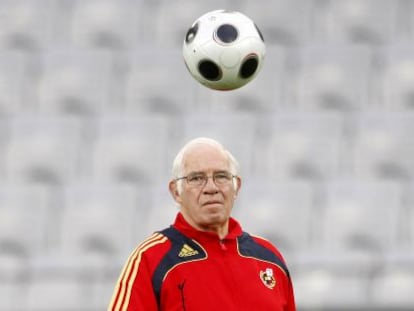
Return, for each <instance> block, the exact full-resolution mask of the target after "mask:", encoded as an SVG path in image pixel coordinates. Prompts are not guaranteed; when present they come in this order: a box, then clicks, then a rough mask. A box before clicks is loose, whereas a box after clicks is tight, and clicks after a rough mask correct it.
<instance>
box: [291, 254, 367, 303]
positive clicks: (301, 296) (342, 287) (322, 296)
mask: <svg viewBox="0 0 414 311" xmlns="http://www.w3.org/2000/svg"><path fill="white" fill-rule="evenodd" d="M292 278H293V280H294V287H295V299H296V304H297V307H298V310H365V308H366V307H367V305H368V301H369V300H368V284H369V278H368V277H367V275H364V274H362V273H361V272H360V271H357V270H354V269H352V266H349V265H347V264H346V263H345V264H343V265H337V264H329V263H326V262H323V263H322V264H306V265H304V266H301V268H299V269H298V270H294V271H293V273H292ZM368 310H370V309H368Z"/></svg>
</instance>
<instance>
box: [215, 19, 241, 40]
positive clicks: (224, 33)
mask: <svg viewBox="0 0 414 311" xmlns="http://www.w3.org/2000/svg"><path fill="white" fill-rule="evenodd" d="M215 34H216V37H217V39H218V40H219V42H223V43H232V42H234V41H236V39H237V37H238V36H239V32H238V31H237V28H236V27H234V26H233V25H230V24H223V25H220V26H219V27H218V28H217V31H216V32H215Z"/></svg>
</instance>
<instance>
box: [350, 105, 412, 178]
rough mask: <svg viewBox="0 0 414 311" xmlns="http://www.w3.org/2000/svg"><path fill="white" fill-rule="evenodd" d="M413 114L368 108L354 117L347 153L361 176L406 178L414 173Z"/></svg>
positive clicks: (356, 173)
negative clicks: (351, 144) (350, 142)
mask: <svg viewBox="0 0 414 311" xmlns="http://www.w3.org/2000/svg"><path fill="white" fill-rule="evenodd" d="M413 131H414V114H413V113H409V112H401V113H389V112H385V113H380V112H371V113H364V114H359V115H358V116H356V118H355V124H354V133H353V134H352V141H353V146H352V147H351V152H350V154H349V155H350V157H351V160H352V162H353V164H352V165H353V174H354V176H356V177H358V178H365V179H394V180H407V179H409V178H411V177H412V176H413V174H414V161H413V159H414V139H413V137H412V136H411V135H409V134H408V133H413Z"/></svg>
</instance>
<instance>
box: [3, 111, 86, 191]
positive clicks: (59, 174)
mask: <svg viewBox="0 0 414 311" xmlns="http://www.w3.org/2000/svg"><path fill="white" fill-rule="evenodd" d="M10 123H11V130H10V131H11V134H10V142H9V143H8V145H7V146H6V147H7V149H6V155H5V165H6V168H5V170H6V178H7V180H8V181H10V182H26V183H46V184H60V183H63V182H66V181H68V180H71V179H73V178H75V177H77V176H78V175H77V174H78V173H79V171H78V169H79V165H80V163H79V160H80V156H79V155H80V153H81V151H80V150H82V133H81V126H80V122H79V120H76V119H74V118H69V117H62V118H52V117H46V116H45V117H41V116H34V115H31V116H28V115H25V116H18V117H15V118H13V119H12V120H11V122H10Z"/></svg>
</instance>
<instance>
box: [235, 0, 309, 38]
mask: <svg viewBox="0 0 414 311" xmlns="http://www.w3.org/2000/svg"><path fill="white" fill-rule="evenodd" d="M241 10H242V11H243V12H244V13H245V14H246V15H247V16H249V17H250V18H251V19H252V20H253V21H254V22H255V23H256V25H257V26H258V27H259V29H260V30H261V32H262V34H263V37H264V39H265V41H266V42H267V43H268V44H270V45H277V44H279V45H288V46H289V45H299V44H303V43H306V42H307V40H308V38H309V35H310V30H311V27H310V26H311V16H312V15H311V13H312V6H311V2H308V1H306V2H303V1H300V0H294V1H292V0H291V1H286V0H277V1H275V0H266V1H260V5H258V4H257V3H256V2H255V1H245V2H244V5H243V6H242V9H241Z"/></svg>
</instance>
